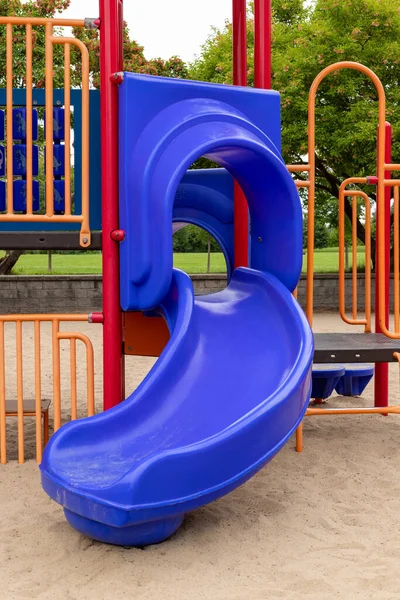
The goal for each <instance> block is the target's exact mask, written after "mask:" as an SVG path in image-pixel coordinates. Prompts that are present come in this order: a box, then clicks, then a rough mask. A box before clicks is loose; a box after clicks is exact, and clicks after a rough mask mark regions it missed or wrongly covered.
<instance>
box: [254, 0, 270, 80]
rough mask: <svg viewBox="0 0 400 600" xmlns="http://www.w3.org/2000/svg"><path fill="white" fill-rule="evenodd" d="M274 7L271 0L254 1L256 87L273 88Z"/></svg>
mask: <svg viewBox="0 0 400 600" xmlns="http://www.w3.org/2000/svg"><path fill="white" fill-rule="evenodd" d="M271 78H272V7H271V0H255V1H254V87H256V88H262V89H268V90H269V89H271Z"/></svg>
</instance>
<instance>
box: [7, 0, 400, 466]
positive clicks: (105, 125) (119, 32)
mask: <svg viewBox="0 0 400 600" xmlns="http://www.w3.org/2000/svg"><path fill="white" fill-rule="evenodd" d="M232 6H233V50H234V52H233V67H234V68H233V75H234V84H235V85H247V18H246V1H245V0H233V2H232ZM99 8H100V14H99V18H98V19H95V20H93V19H88V20H86V21H83V20H66V19H53V20H50V19H35V18H17V17H0V27H5V28H6V40H7V89H6V140H7V141H6V145H7V146H6V150H7V163H6V164H7V168H6V176H7V201H6V210H5V212H3V213H0V245H1V241H2V237H3V236H5V235H6V234H7V235H8V238H7V239H8V244H7V248H12V247H18V248H21V243H22V246H23V248H24V249H27V250H28V249H34V248H36V247H37V246H36V242H35V239H36V238H37V234H38V232H40V233H43V232H44V233H46V232H49V231H51V232H54V231H57V232H58V231H59V230H62V231H63V232H64V233H66V232H68V236H66V237H63V236H62V235H60V236H59V235H58V234H57V241H55V239H54V237H53V238H52V237H49V238H48V239H49V242H48V245H47V246H46V247H47V248H48V249H49V248H51V247H54V248H58V249H59V248H71V247H75V248H79V247H80V248H81V249H82V251H84V250H85V249H88V248H93V247H95V248H99V247H100V246H101V248H102V253H103V259H102V260H103V275H102V278H103V310H102V313H94V314H92V315H55V314H40V315H6V316H0V462H1V463H3V464H4V463H6V461H7V449H6V420H7V417H8V416H15V415H16V416H17V419H18V460H19V462H23V461H24V417H25V416H31V415H32V414H34V415H35V418H36V447H37V452H36V459H37V461H38V462H40V460H41V456H42V449H43V444H44V441H45V440H46V433H45V432H44V434H43V433H42V418H45V417H46V415H45V414H44V413H45V410H44V409H43V405H42V400H43V399H42V391H41V390H42V387H41V372H42V365H41V358H40V357H41V354H40V343H41V342H40V340H41V338H40V330H41V324H42V323H45V322H47V323H51V326H52V344H53V347H52V352H53V359H52V364H51V365H50V372H51V377H52V381H53V398H52V400H53V410H54V429H55V430H57V429H58V428H59V427H60V426H61V392H60V350H59V348H60V342H61V341H62V340H69V342H70V392H71V401H72V403H71V406H72V411H71V418H72V419H74V418H76V417H77V410H76V406H77V381H76V360H77V359H76V344H77V341H80V342H82V343H83V344H84V346H85V351H86V357H87V414H88V415H91V414H93V413H94V358H93V346H92V344H91V342H90V340H89V338H88V337H87V336H86V335H83V334H82V333H71V332H61V331H60V324H62V323H64V322H84V321H88V319H89V320H90V321H91V322H94V323H101V324H102V327H103V397H104V410H107V409H109V408H111V407H112V406H114V405H116V404H117V403H119V402H121V401H122V400H123V399H124V398H125V394H124V380H125V375H124V350H123V346H124V344H123V342H124V319H125V315H124V314H123V312H122V311H121V308H120V298H119V241H121V235H122V234H121V232H120V230H119V208H118V126H117V124H118V85H117V84H118V83H119V74H120V73H121V71H122V70H123V44H122V41H123V2H122V0H100V2H99ZM254 24H255V29H254V34H255V47H254V57H255V58H254V67H255V86H256V87H259V88H265V89H268V88H270V87H271V4H270V1H269V0H255V15H254ZM15 26H23V27H25V30H26V92H25V94H26V96H25V107H26V115H27V118H26V148H27V150H26V190H27V193H26V211H25V212H23V213H22V214H21V213H20V212H18V211H16V210H15V207H14V197H13V194H14V191H13V190H14V188H13V182H14V166H13V124H12V120H13V119H12V115H13V108H14V106H15V104H16V97H17V91H15V90H13V48H12V39H13V27H15ZM36 27H44V29H45V36H46V44H45V60H46V65H45V67H46V68H45V72H46V81H45V100H44V108H45V110H46V117H45V129H46V136H45V138H46V139H45V141H46V146H47V148H50V147H52V146H53V139H54V129H53V109H54V107H55V106H57V99H58V100H59V102H61V103H62V106H63V109H64V130H65V138H64V140H63V141H64V162H65V172H64V182H65V206H64V210H63V211H62V214H60V212H59V211H56V210H55V206H54V181H53V171H54V156H53V152H47V153H46V173H47V174H49V175H48V176H47V177H46V194H45V205H44V208H43V210H42V211H39V212H37V211H34V209H33V180H34V174H33V151H32V148H33V141H34V140H33V122H32V109H33V108H34V107H35V94H36V90H35V89H33V81H32V39H33V38H32V35H33V31H34V29H35V28H36ZM58 27H79V28H83V27H97V28H99V31H100V41H101V43H100V69H101V92H100V102H101V111H99V114H98V115H94V116H93V115H92V114H91V113H90V106H91V99H90V98H91V91H90V89H89V88H90V73H89V54H88V50H87V48H86V47H85V45H84V44H83V43H82V42H80V41H79V40H77V39H75V38H72V37H63V36H62V35H59V34H58V33H57V34H55V33H54V29H55V28H58ZM55 45H61V46H63V48H64V65H65V76H64V88H63V90H62V91H61V92H60V91H59V90H54V89H53V72H52V63H53V49H54V46H55ZM72 46H75V47H76V48H77V49H78V50H79V52H80V54H81V60H82V84H81V85H82V88H81V92H80V94H81V107H82V112H81V119H80V127H79V128H78V135H79V139H80V141H79V144H80V149H81V151H80V160H79V163H80V164H79V165H78V168H79V170H80V173H81V177H80V179H79V188H80V189H79V194H78V193H76V196H77V197H78V196H79V198H80V201H79V202H77V201H73V199H72V196H73V194H72V184H71V134H70V131H71V94H74V93H75V92H76V91H75V90H73V91H72V92H71V54H70V52H71V47H72ZM339 69H355V70H357V71H360V72H362V73H363V74H364V75H366V76H367V77H369V79H370V80H371V81H372V82H373V84H374V85H375V88H376V91H377V96H378V101H379V122H378V124H377V125H378V144H377V170H376V172H375V173H372V174H371V177H369V178H365V177H364V178H360V177H353V178H350V179H347V180H346V181H344V182H343V183H342V185H341V187H340V194H339V199H338V201H339V247H340V255H339V289H340V316H341V318H342V319H343V320H344V321H345V322H346V323H348V324H351V325H361V326H363V327H364V329H365V333H364V334H349V336H350V337H349V336H347V337H345V336H341V337H340V338H339V337H338V338H337V339H335V340H332V339H331V340H327V339H326V338H324V337H323V336H322V334H321V335H318V334H317V335H316V336H315V340H316V353H315V361H316V362H338V361H340V360H343V361H346V362H364V361H365V360H366V359H367V360H371V361H372V362H376V363H377V369H376V377H375V406H374V407H373V408H364V407H361V408H338V409H325V408H324V409H321V408H309V409H308V411H307V413H306V414H307V415H309V416H315V415H318V416H321V415H337V414H363V413H371V412H372V413H380V414H388V413H399V412H400V406H388V367H387V364H386V363H387V362H389V361H398V360H399V357H400V354H399V353H400V260H399V252H398V249H399V242H400V231H399V216H400V207H399V186H400V179H392V178H391V172H394V171H400V164H396V163H392V160H391V156H390V144H391V129H390V126H389V125H388V124H387V123H386V120H385V113H386V100H385V92H384V87H383V85H382V83H381V82H380V80H379V79H378V78H377V76H376V75H375V74H374V73H373V72H372V71H371V70H370V69H368V68H367V67H365V66H363V65H360V64H358V63H352V62H340V63H336V64H334V65H330V66H329V67H327V68H325V69H324V70H323V71H321V73H320V74H319V75H318V76H317V77H316V79H315V80H314V82H313V84H312V87H311V90H310V95H309V105H308V107H309V115H308V117H309V121H308V163H307V164H305V165H304V164H302V165H289V166H288V169H289V171H290V172H291V173H293V175H294V176H295V175H296V173H297V174H300V173H302V174H305V176H306V178H307V179H306V180H303V179H302V180H300V179H299V180H297V181H296V185H297V187H298V188H300V187H302V188H305V189H306V190H307V194H308V253H307V298H306V314H307V318H308V320H309V322H310V324H311V325H312V320H313V312H314V310H313V279H314V203H315V179H316V170H315V168H316V165H315V151H316V144H315V101H316V95H317V92H318V88H319V85H320V83H321V82H322V81H323V79H324V78H325V77H327V76H329V75H330V74H331V73H333V72H334V71H337V70H339ZM60 94H61V96H60ZM60 98H61V100H60ZM92 118H93V119H98V121H99V128H100V132H101V206H100V193H98V190H93V189H92V186H91V181H92V175H91V173H93V169H96V170H97V171H98V165H97V157H96V158H95V159H93V156H92V149H91V148H92V145H91V139H93V138H92V136H93V135H95V134H96V131H95V129H96V127H92V126H91V123H92V122H97V121H96V120H95V121H92ZM92 130H93V131H92ZM97 133H98V132H97ZM75 135H77V131H76V130H75ZM95 146H96V144H93V147H95ZM95 151H96V150H95ZM93 177H94V176H93ZM93 181H94V179H93ZM75 185H76V181H75ZM354 185H356V186H358V187H357V189H356V190H355V189H354ZM368 185H369V186H371V185H373V186H375V187H376V190H377V249H378V251H377V272H376V292H377V303H376V307H375V309H376V323H375V333H371V331H372V308H373V307H372V301H371V282H372V278H371V244H370V235H371V210H372V208H371V200H370V198H369V196H368V194H367V193H366V192H365V191H364V189H362V187H363V186H368ZM349 186H351V189H349ZM391 188H393V190H394V191H393V197H394V200H393V207H394V208H393V209H394V215H395V219H394V245H395V256H394V328H393V329H391V328H390V327H389V281H390V210H391V207H390V203H391ZM345 197H348V198H351V199H352V201H353V255H354V256H355V257H356V247H357V237H356V230H355V227H354V224H355V222H356V218H357V203H356V200H357V198H361V199H362V200H363V201H364V204H365V219H366V221H365V224H366V238H367V239H366V244H365V255H366V272H365V281H366V285H365V315H364V316H362V317H361V318H360V317H359V316H358V308H357V298H358V295H357V294H358V292H357V261H356V260H354V261H353V274H352V295H353V304H352V307H351V310H352V315H351V317H349V316H348V315H347V313H346V307H345V300H344V299H345V265H344V225H345V213H344V200H345ZM96 203H97V204H96ZM93 207H94V208H93ZM93 214H96V215H97V217H98V223H99V224H100V225H99V226H98V227H97V226H95V228H94V229H95V232H94V233H93V224H92V223H91V222H90V221H93V219H92V216H93ZM27 225H29V227H30V229H29V231H28V232H27V230H26V228H25V229H24V227H25V226H27ZM91 225H92V231H91ZM96 225H97V222H96ZM100 226H101V244H100V242H99V241H98V242H96V243H95V244H93V243H92V242H93V240H99V234H98V232H99V227H100ZM10 227H11V229H10ZM248 227H249V222H248V210H247V202H246V199H245V197H244V195H243V193H242V191H241V190H240V188H239V186H238V185H236V186H235V198H234V239H235V243H234V250H235V267H239V266H247V262H248ZM21 231H24V232H25V235H24V238H23V239H24V240H25V241H23V242H21V236H20V237H19V238H18V233H19V232H21ZM31 234H35V235H36V238H35V235H31ZM92 234H93V235H92ZM13 236H14V237H13ZM13 239H15V246H13V243H14V242H13V241H12V240H13ZM10 240H11V242H10ZM63 240H65V242H64V241H63ZM52 244H53V245H52ZM1 247H4V244H3V245H2V246H1ZM6 323H15V327H16V354H17V355H16V365H17V371H16V372H17V403H16V406H17V409H16V411H15V410H13V411H11V410H9V408H8V400H7V398H6V380H7V373H6V361H5V334H4V328H5V324H6ZM24 323H33V326H34V348H35V355H34V356H35V361H34V376H35V394H34V396H35V398H34V410H32V408H30V410H29V411H28V410H26V408H25V398H24V389H23V373H24V369H23V352H22V331H23V324H24ZM338 335H339V334H338ZM362 336H365V337H364V338H362ZM361 340H362V341H361ZM349 341H350V342H351V343H349ZM329 344H330V345H329ZM360 348H362V350H360ZM296 447H297V450H299V451H301V449H302V427H301V426H300V428H299V429H298V431H297V445H296Z"/></svg>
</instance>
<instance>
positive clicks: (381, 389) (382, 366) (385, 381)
mask: <svg viewBox="0 0 400 600" xmlns="http://www.w3.org/2000/svg"><path fill="white" fill-rule="evenodd" d="M385 134H386V144H385V162H386V163H391V162H392V126H391V125H390V123H386V125H385ZM391 176H392V174H391V173H390V171H385V179H390V178H391ZM382 200H383V201H384V203H385V211H384V214H385V217H384V218H385V239H384V240H380V239H379V237H378V235H377V237H376V242H377V243H376V274H375V298H376V300H375V331H376V332H377V333H382V330H381V328H380V325H379V317H378V315H379V293H378V290H379V278H380V272H379V261H378V243H383V244H384V245H385V271H384V281H385V325H386V328H388V327H389V297H390V296H389V294H390V200H391V188H390V187H387V188H386V189H385V197H384V198H383V199H382V198H379V197H378V198H377V203H378V202H382ZM378 212H379V211H378V210H377V211H376V215H377V216H376V221H377V222H376V231H379V229H378ZM374 385H375V406H377V407H378V406H379V407H381V406H388V404H389V365H388V364H387V363H377V364H376V365H375V383H374Z"/></svg>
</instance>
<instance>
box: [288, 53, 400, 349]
mask: <svg viewBox="0 0 400 600" xmlns="http://www.w3.org/2000/svg"><path fill="white" fill-rule="evenodd" d="M340 69H353V70H355V71H360V72H361V73H364V74H365V75H366V76H367V77H368V78H369V79H370V80H371V81H372V83H373V84H374V86H375V89H376V91H377V96H378V151H377V173H376V179H377V196H378V198H384V196H385V195H384V192H385V188H386V187H393V188H394V194H395V203H394V209H395V210H396V211H397V214H398V210H399V209H398V186H399V185H400V179H398V180H396V179H386V178H385V172H387V171H400V164H388V163H386V162H385V141H386V131H385V119H386V97H385V91H384V88H383V85H382V83H381V81H380V80H379V78H378V77H377V75H375V73H374V72H373V71H371V69H369V68H368V67H365V66H364V65H361V64H359V63H355V62H350V61H343V62H338V63H335V64H332V65H330V66H329V67H326V68H325V69H323V70H322V71H321V73H320V74H319V75H318V76H317V77H316V78H315V80H314V82H313V84H312V86H311V89H310V93H309V100H308V163H307V164H301V165H289V166H288V169H289V171H290V172H291V173H307V177H308V178H307V180H305V181H303V180H298V181H296V185H297V187H299V188H301V187H304V188H307V192H308V239H307V286H306V314H307V318H308V320H309V322H310V324H311V325H312V320H313V308H314V307H313V283H314V281H313V280H314V210H315V178H316V165H315V152H316V146H315V100H316V95H317V92H318V89H319V86H320V84H321V82H322V81H323V80H324V79H325V77H327V76H328V75H330V74H331V73H333V72H335V71H338V70H340ZM367 183H368V180H367V178H351V179H348V180H346V181H345V182H343V183H342V186H341V188H340V194H339V236H340V238H339V247H340V254H339V260H340V262H339V286H340V314H341V317H342V318H343V319H344V320H345V321H346V322H347V323H351V324H354V325H355V324H357V325H364V326H365V328H366V331H370V330H371V258H372V257H371V242H370V238H371V206H370V200H369V198H368V196H367V194H366V193H365V192H363V191H362V190H354V189H352V190H346V187H347V186H348V185H350V184H353V185H354V184H357V185H366V184H367ZM396 190H397V191H396ZM346 196H348V197H353V219H352V220H353V267H352V291H353V307H352V312H353V315H352V318H351V319H349V318H348V317H347V316H346V314H345V306H344V285H345V278H344V198H345V197H346ZM357 197H359V198H362V199H363V200H364V203H365V220H366V221H365V226H366V227H365V228H366V243H365V253H366V254H365V266H366V286H365V287H366V290H365V293H366V297H365V309H366V310H365V317H364V318H363V319H358V318H357V314H358V311H357V267H356V265H357V261H356V258H357V256H356V252H357V231H356V228H355V227H354V225H355V223H356V216H357V213H356V210H357V205H356V201H355V198H357ZM396 198H397V201H396ZM384 208H385V207H384V202H383V201H382V202H377V212H378V217H379V218H378V231H377V235H376V241H377V248H378V256H377V262H378V265H379V273H380V275H381V278H380V281H379V297H380V302H379V315H378V317H379V322H380V325H381V327H382V331H383V333H384V334H385V335H386V336H388V337H391V338H395V339H400V328H399V325H400V323H399V311H398V308H399V306H400V289H399V270H398V269H399V257H398V251H399V246H398V241H399V221H398V219H394V238H395V241H394V248H395V254H394V263H395V269H394V270H395V273H394V278H395V284H394V305H395V319H394V322H395V329H394V331H390V330H388V328H387V327H386V325H385V308H386V303H385V282H384V273H385V269H384V262H385V244H384V240H385V238H386V236H388V235H390V232H387V231H385V219H384ZM396 241H397V243H396ZM396 265H397V267H396ZM396 307H397V309H396ZM396 315H397V316H396Z"/></svg>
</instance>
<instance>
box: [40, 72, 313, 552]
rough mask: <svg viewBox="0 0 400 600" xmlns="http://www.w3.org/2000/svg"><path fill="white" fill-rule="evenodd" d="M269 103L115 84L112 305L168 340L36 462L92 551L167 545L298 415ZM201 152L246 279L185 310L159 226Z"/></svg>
mask: <svg viewBox="0 0 400 600" xmlns="http://www.w3.org/2000/svg"><path fill="white" fill-rule="evenodd" d="M228 100H229V102H228ZM276 100H277V96H276V95H275V94H272V95H271V94H270V93H265V92H261V91H257V90H251V91H250V90H243V89H236V88H229V86H214V85H207V84H200V83H197V82H186V81H174V80H163V79H162V78H152V77H144V76H136V75H135V76H133V75H126V76H125V81H124V83H123V84H122V86H121V115H122V116H121V119H122V120H121V131H120V133H121V140H120V142H121V152H120V157H121V165H124V167H123V168H122V167H121V226H122V228H123V229H124V230H125V232H126V238H125V241H124V242H123V244H122V245H121V297H122V305H123V308H124V309H125V310H151V309H156V310H157V311H158V312H159V313H160V314H162V316H163V317H164V319H165V320H166V322H167V324H168V327H169V330H170V334H171V337H170V340H169V342H168V344H167V346H166V347H165V349H164V351H163V353H162V354H161V356H160V358H159V360H158V361H157V363H156V364H155V365H154V367H153V369H152V370H151V371H150V373H149V374H148V376H147V377H146V378H145V380H144V381H143V382H142V384H141V385H140V386H139V388H138V389H137V390H136V391H135V392H134V393H133V394H132V395H131V396H130V397H129V398H128V399H127V400H125V401H124V402H123V403H122V404H120V405H118V406H117V407H115V408H113V409H111V410H109V411H107V412H105V413H103V414H101V415H97V416H95V417H92V418H89V419H83V420H81V421H75V422H73V423H69V424H67V425H65V426H64V427H62V428H61V430H60V431H58V432H57V433H56V434H55V435H54V436H53V437H52V439H51V440H50V443H49V444H48V446H47V447H46V449H45V452H44V456H43V462H42V465H41V474H42V484H43V487H44V489H45V490H46V492H47V493H48V494H49V495H50V496H51V497H52V498H54V499H55V500H56V501H57V502H59V503H60V504H61V505H62V506H63V507H64V510H65V514H66V517H67V519H68V521H69V522H70V523H71V525H72V526H73V527H75V528H76V529H77V530H78V531H80V532H82V533H85V534H87V535H89V536H91V537H93V538H95V539H97V540H100V541H104V542H109V543H114V544H121V545H137V546H144V545H146V544H151V543H156V542H160V541H162V540H164V539H166V538H167V537H169V536H170V535H171V534H172V533H173V532H174V531H175V530H176V529H177V528H178V527H179V525H180V523H181V522H182V519H183V517H184V514H185V512H187V511H190V510H193V509H195V508H197V507H199V506H202V505H204V504H206V503H208V502H210V501H212V500H214V499H216V498H218V497H220V496H222V495H224V494H226V493H228V492H230V491H231V490H233V489H234V488H235V487H237V486H238V485H240V484H242V483H243V482H245V481H246V480H247V479H249V478H250V477H251V476H252V475H253V474H254V473H256V472H257V471H258V470H259V469H261V468H262V467H263V466H264V465H265V464H266V463H267V462H268V461H269V460H271V458H272V457H273V456H274V455H275V454H276V453H277V452H278V451H279V449H280V448H281V447H282V446H283V445H284V443H285V442H286V441H287V440H288V438H289V437H290V436H291V435H292V433H293V432H294V431H295V429H296V427H297V426H298V425H299V423H300V422H301V420H302V417H303V415H304V412H305V410H306V408H307V404H308V401H309V397H310V392H311V363H312V357H313V336H312V332H311V329H310V327H309V325H308V323H307V321H306V318H305V316H304V314H303V312H302V310H301V308H300V307H299V305H298V304H297V301H296V300H295V299H294V298H293V296H292V294H291V292H292V290H293V289H294V288H295V286H296V284H297V281H298V278H299V276H300V270H301V262H302V234H301V225H302V219H301V206H300V200H299V197H298V194H297V190H296V188H295V185H294V183H293V182H292V180H291V177H290V175H289V173H288V172H287V170H286V168H285V165H284V164H283V162H282V158H281V156H280V154H279V151H278V149H277V148H279V128H278V129H277V128H276V126H275V122H276V120H278V121H279V103H277V102H276ZM278 100H279V99H278ZM269 101H270V103H269ZM151 102H153V104H154V105H153V106H152V110H150V109H149V105H150V104H151ZM268 103H269V104H270V105H269V104H268ZM131 104H132V105H133V104H135V107H138V108H137V109H136V108H135V111H133V110H132V106H131ZM277 109H278V112H277ZM261 114H262V115H265V114H266V115H268V117H265V116H263V117H259V118H258V116H259V115H261ZM250 116H251V119H250ZM263 119H264V121H263ZM268 119H270V120H272V121H273V123H274V124H273V126H272V125H271V127H270V126H269V121H268ZM122 125H123V127H122ZM124 132H125V133H124ZM267 133H269V134H270V135H271V136H272V137H271V138H270V137H268V136H267ZM203 151H204V152H205V153H206V154H207V155H208V156H209V157H210V158H212V159H213V160H216V161H218V162H219V163H220V164H221V165H222V166H224V167H225V168H226V169H227V170H228V171H229V172H230V173H231V175H233V176H234V177H235V178H236V179H237V180H238V181H239V182H240V185H241V186H242V188H243V190H244V191H245V193H246V197H247V199H248V202H249V210H250V217H251V239H252V245H251V267H252V268H241V269H237V270H236V271H234V273H233V274H232V278H231V280H230V283H229V285H228V287H227V288H226V289H225V290H224V291H222V292H219V293H217V294H213V295H210V296H202V297H196V298H195V297H194V292H193V286H192V283H191V281H190V279H189V277H188V276H187V275H186V274H185V273H183V272H180V271H177V270H174V269H173V268H172V231H171V229H172V228H171V221H172V215H173V205H174V198H175V193H176V190H177V188H178V185H179V183H180V181H181V179H182V176H183V174H184V173H185V170H186V169H187V168H188V167H189V166H190V165H191V163H192V162H193V160H194V159H195V158H197V157H198V156H199V155H201V154H202V153H204V152H203Z"/></svg>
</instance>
